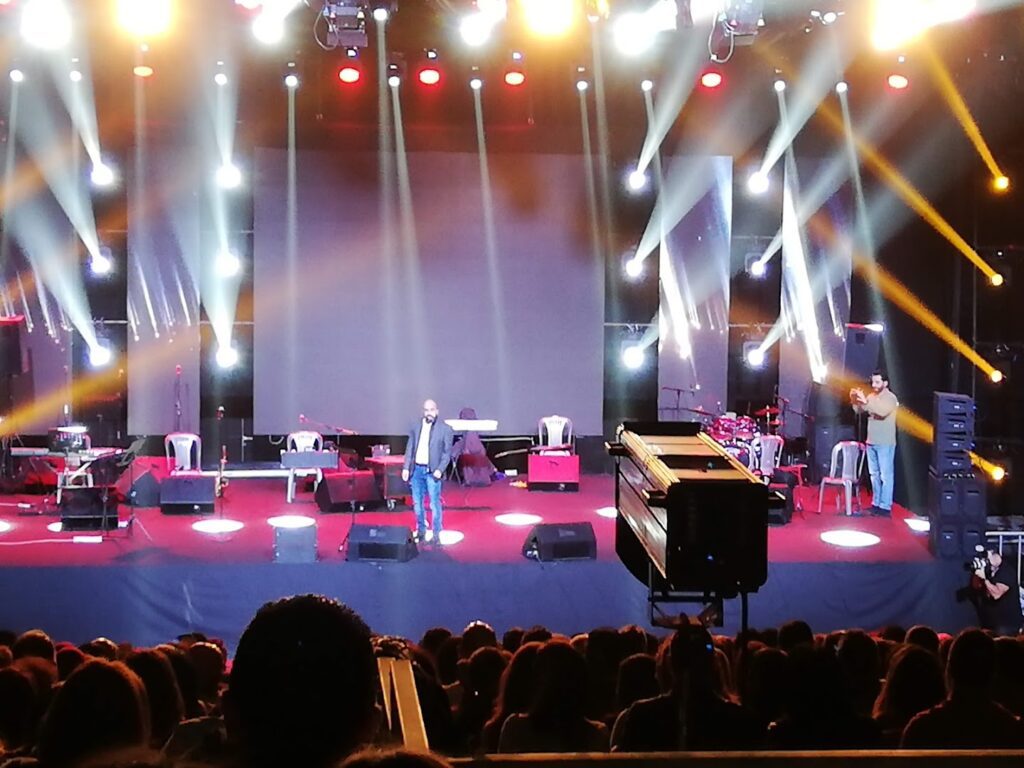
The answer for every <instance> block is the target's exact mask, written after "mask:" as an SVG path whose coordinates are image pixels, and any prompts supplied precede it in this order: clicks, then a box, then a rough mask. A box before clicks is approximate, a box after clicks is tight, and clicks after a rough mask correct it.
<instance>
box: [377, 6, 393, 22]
mask: <svg viewBox="0 0 1024 768" xmlns="http://www.w3.org/2000/svg"><path fill="white" fill-rule="evenodd" d="M390 15H391V14H390V13H389V12H388V9H387V8H374V9H373V20H374V21H376V22H377V23H378V24H383V23H384V22H385V21H387V20H388V16H390Z"/></svg>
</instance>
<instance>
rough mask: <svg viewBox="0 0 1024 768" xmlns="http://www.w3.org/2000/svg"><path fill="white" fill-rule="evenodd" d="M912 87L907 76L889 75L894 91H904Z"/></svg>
mask: <svg viewBox="0 0 1024 768" xmlns="http://www.w3.org/2000/svg"><path fill="white" fill-rule="evenodd" d="M909 85H910V80H909V79H908V78H907V76H906V75H899V74H896V73H893V74H891V75H889V87H890V88H892V89H893V90H894V91H902V90H903V89H904V88H906V87H907V86H909Z"/></svg>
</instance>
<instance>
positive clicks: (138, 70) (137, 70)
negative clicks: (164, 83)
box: [132, 64, 153, 78]
mask: <svg viewBox="0 0 1024 768" xmlns="http://www.w3.org/2000/svg"><path fill="white" fill-rule="evenodd" d="M132 74H134V75H135V76H136V77H143V78H145V77H152V76H153V68H152V67H151V66H149V65H148V64H138V65H136V66H134V67H132Z"/></svg>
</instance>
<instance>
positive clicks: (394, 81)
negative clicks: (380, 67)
mask: <svg viewBox="0 0 1024 768" xmlns="http://www.w3.org/2000/svg"><path fill="white" fill-rule="evenodd" d="M401 82H402V78H400V77H399V76H398V75H391V77H389V78H388V85H390V86H391V87H392V88H397V87H398V86H399V85H400V84H401Z"/></svg>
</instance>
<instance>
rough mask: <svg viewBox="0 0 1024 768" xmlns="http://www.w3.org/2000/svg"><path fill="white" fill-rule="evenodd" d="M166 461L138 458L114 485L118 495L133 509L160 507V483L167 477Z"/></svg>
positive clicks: (153, 457)
mask: <svg viewBox="0 0 1024 768" xmlns="http://www.w3.org/2000/svg"><path fill="white" fill-rule="evenodd" d="M167 474H168V473H167V459H166V458H164V457H159V458H157V457H155V456H139V457H136V458H135V459H132V462H131V464H130V465H129V467H128V469H126V470H124V471H122V473H121V476H120V477H119V478H118V479H117V482H115V483H114V485H115V487H116V488H117V490H118V493H119V494H120V495H121V496H122V497H123V498H124V499H125V501H127V502H128V503H129V504H131V505H132V506H133V507H158V506H160V483H161V482H162V481H163V480H164V479H165V478H166V477H167Z"/></svg>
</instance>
